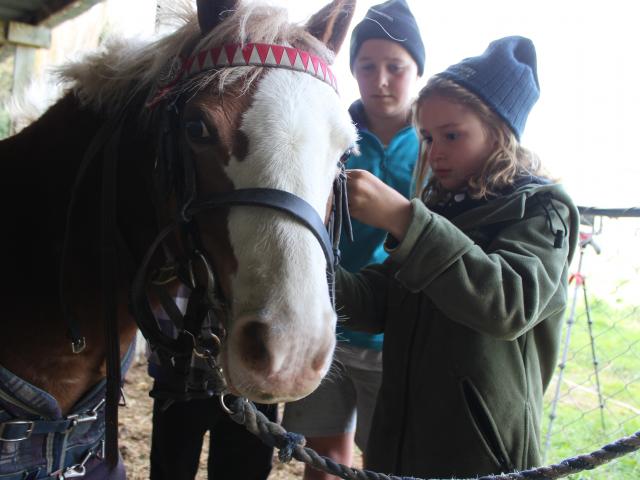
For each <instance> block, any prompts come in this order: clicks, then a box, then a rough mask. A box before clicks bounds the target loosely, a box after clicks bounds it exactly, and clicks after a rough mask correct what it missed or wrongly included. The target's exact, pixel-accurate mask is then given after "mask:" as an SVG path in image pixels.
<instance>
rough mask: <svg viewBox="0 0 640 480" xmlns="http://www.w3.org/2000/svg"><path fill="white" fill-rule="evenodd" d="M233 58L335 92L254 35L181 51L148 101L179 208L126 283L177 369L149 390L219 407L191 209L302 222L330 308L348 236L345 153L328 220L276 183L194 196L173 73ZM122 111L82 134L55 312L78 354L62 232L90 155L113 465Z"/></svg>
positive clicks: (316, 63)
mask: <svg viewBox="0 0 640 480" xmlns="http://www.w3.org/2000/svg"><path fill="white" fill-rule="evenodd" d="M235 66H261V67H265V68H285V69H290V70H295V71H302V72H305V73H307V74H310V75H313V76H314V77H316V78H318V79H319V80H322V81H324V82H326V83H328V84H329V85H330V86H331V87H332V88H333V89H334V90H336V91H337V88H336V81H335V76H334V75H333V73H332V72H331V69H330V68H329V67H328V65H327V64H326V63H325V62H324V61H323V60H322V59H320V58H319V57H317V56H315V55H312V54H309V53H307V52H304V51H302V50H299V49H296V48H292V47H289V46H283V45H268V44H257V43H254V44H247V45H244V46H241V45H225V46H222V47H220V48H213V49H209V50H204V51H201V52H198V53H197V54H196V55H193V56H191V57H189V58H186V59H183V60H182V61H181V64H180V66H179V68H177V69H174V71H172V72H171V73H172V75H170V78H169V79H168V80H167V81H166V82H165V83H164V84H163V85H161V86H160V87H159V88H158V89H157V92H156V94H155V95H154V96H153V97H152V101H151V102H149V103H148V106H149V107H150V108H156V107H158V106H160V105H163V108H162V113H161V121H162V122H161V123H162V131H161V135H160V144H159V148H158V157H157V162H156V168H155V172H154V175H155V180H156V182H155V184H156V190H157V192H156V193H157V196H158V198H157V200H160V199H161V198H162V196H163V195H166V194H167V193H169V191H172V192H173V194H174V195H175V198H176V200H177V202H178V209H177V212H178V214H177V216H176V218H175V219H174V220H173V221H172V222H171V223H170V224H169V225H167V226H166V227H164V228H163V229H162V230H161V231H160V233H159V234H158V235H157V237H156V238H155V240H154V241H153V242H152V244H151V246H150V247H149V248H148V250H147V252H146V254H145V255H144V257H143V261H142V263H141V264H140V265H139V268H138V270H137V273H136V275H135V277H134V281H133V284H132V288H131V298H130V309H131V311H132V313H133V315H134V317H135V320H136V322H137V324H138V327H139V328H140V330H141V331H142V333H143V335H144V336H145V337H146V339H147V341H148V342H149V344H150V346H151V349H152V351H154V352H157V353H158V357H159V358H160V360H161V363H162V364H163V366H166V367H167V368H171V369H173V370H174V371H177V372H179V373H180V374H182V375H183V377H184V381H183V385H182V386H181V388H178V389H177V390H172V391H171V392H155V396H156V397H157V398H159V399H164V400H165V401H167V402H172V401H175V400H188V399H190V398H208V397H211V396H214V395H220V402H221V404H222V407H223V408H224V409H227V407H226V406H225V405H224V393H225V391H226V384H225V380H224V375H223V372H222V370H221V368H220V367H219V365H218V363H217V361H216V357H217V355H218V353H219V351H220V346H221V342H222V341H223V340H224V326H223V325H222V322H221V320H220V318H219V316H218V315H216V313H219V312H220V311H221V310H224V308H225V306H224V298H223V295H222V294H221V290H220V287H219V285H218V282H217V281H216V276H215V273H214V270H213V268H212V267H211V264H210V263H209V261H208V260H207V257H206V254H205V252H204V250H203V249H202V247H201V246H200V244H201V242H200V241H199V237H198V236H197V235H195V234H194V232H195V231H196V230H197V229H196V228H195V225H194V223H195V222H194V221H193V217H194V216H195V215H197V214H198V213H200V212H203V211H206V210H210V209H217V208H221V207H230V206H244V205H249V206H258V207H263V208H270V209H275V210H278V211H280V212H283V213H285V214H287V215H289V216H290V217H291V218H292V219H294V220H296V221H298V222H300V223H301V224H302V225H304V226H306V227H307V228H308V229H309V230H310V231H311V232H312V233H313V235H314V236H315V238H316V239H317V240H318V242H319V243H320V246H321V247H322V251H323V253H324V255H325V258H326V261H327V282H328V285H329V295H330V298H331V302H332V304H333V305H334V308H335V290H334V276H335V267H336V265H337V263H338V261H339V258H340V254H339V250H338V244H339V242H340V233H341V229H342V226H343V225H344V226H345V227H346V229H347V233H348V234H349V237H351V236H352V232H351V223H350V218H349V211H348V202H347V191H346V174H345V171H344V160H346V158H347V157H348V153H345V154H344V155H343V157H342V159H341V160H342V161H340V162H338V165H339V173H338V175H337V177H336V180H335V182H334V185H333V204H332V208H331V212H330V216H329V221H328V225H327V226H326V228H325V225H324V222H323V221H322V219H321V218H320V216H319V215H318V213H317V212H316V211H315V210H314V209H313V208H312V207H311V206H310V205H309V204H308V203H307V202H306V201H304V200H303V199H302V198H299V197H297V196H295V195H293V194H291V193H289V192H286V191H282V190H276V189H267V188H254V189H242V190H234V191H231V192H226V193H221V194H215V195H210V196H207V197H206V198H203V199H198V198H197V192H196V187H195V178H196V177H195V174H196V172H195V166H194V164H193V159H191V158H190V157H189V156H188V155H182V154H181V151H180V148H179V142H178V141H177V140H176V138H175V134H176V132H178V126H179V125H178V120H179V115H180V107H181V106H182V105H183V103H184V100H183V99H182V95H181V93H180V92H179V89H178V88H177V87H179V85H180V82H181V81H183V80H186V79H189V78H190V77H192V76H194V75H198V74H200V73H202V72H205V71H209V70H215V69H221V68H228V67H235ZM125 114H126V112H125V111H122V112H120V113H119V114H118V115H116V116H115V117H114V118H111V119H109V120H108V121H107V122H106V123H105V124H104V125H103V126H102V127H101V128H100V130H99V131H98V132H97V134H96V135H95V136H94V138H93V139H92V141H91V142H90V144H89V146H88V148H87V150H86V152H85V154H84V157H83V158H82V161H81V163H80V166H79V168H78V171H77V172H76V178H75V181H74V185H73V187H72V190H71V199H70V202H69V205H68V207H67V216H66V226H65V232H64V238H63V245H62V253H61V259H60V271H59V277H60V278H59V297H60V304H61V310H62V315H63V317H64V318H65V320H66V322H67V325H68V335H69V337H70V340H71V349H72V351H73V352H74V353H76V354H79V353H81V352H83V351H84V349H85V347H86V342H85V338H84V336H83V335H82V332H81V331H80V329H79V328H78V320H77V318H75V316H74V312H73V309H72V308H71V305H70V302H69V293H68V291H67V289H68V279H69V276H70V275H69V263H70V262H69V259H70V256H71V241H70V236H71V231H72V230H73V229H72V225H73V224H74V221H75V218H74V217H75V216H74V214H73V212H74V209H75V206H76V204H77V202H78V198H77V193H78V190H79V186H80V185H81V183H82V182H83V181H84V179H85V177H86V176H87V175H86V174H87V172H88V171H89V169H90V167H91V166H92V165H93V164H94V163H95V162H96V161H98V159H101V160H102V198H101V225H100V230H101V241H100V244H101V247H100V250H101V254H100V261H101V267H100V270H101V276H102V294H103V303H104V323H105V338H106V363H107V381H106V393H105V399H106V406H105V435H106V448H105V451H106V461H107V463H108V465H110V466H111V467H114V466H115V465H116V464H117V462H118V404H119V400H120V395H121V390H120V386H121V381H122V378H121V372H120V347H119V333H118V313H117V311H118V299H117V278H118V265H117V263H118V262H117V261H118V257H117V251H122V250H124V251H125V253H126V254H127V256H128V257H130V258H129V262H130V263H133V257H132V255H131V253H130V252H129V251H128V249H127V248H126V245H124V242H123V239H122V236H121V234H120V232H119V231H118V228H117V214H116V210H117V205H116V202H117V198H116V190H117V188H116V187H117V166H118V148H119V145H120V140H121V136H122V131H123V122H124V120H125V117H126V115H125ZM165 200H166V198H165ZM176 230H178V231H179V232H180V233H181V235H182V239H183V242H182V243H183V245H186V246H189V247H190V251H189V253H188V255H187V258H186V259H184V258H183V259H180V260H177V261H176V260H174V259H173V258H172V256H171V254H170V252H169V250H168V249H167V248H166V246H165V244H164V241H165V239H166V238H167V237H168V236H169V235H170V234H171V233H173V232H174V231H176ZM161 245H162V246H163V247H164V250H165V254H167V257H169V262H168V265H167V266H166V267H161V268H160V269H158V270H157V271H156V272H154V273H153V275H151V277H152V278H151V279H150V275H149V272H148V270H149V267H150V265H151V263H152V258H153V257H154V255H155V253H156V251H157V250H158V249H159V247H160V246H161ZM197 262H201V263H202V265H203V267H204V269H205V272H206V275H205V276H206V282H205V285H200V284H199V283H198V282H197V281H196V278H197V276H196V275H195V274H194V263H197ZM167 272H168V273H167ZM167 277H168V280H167ZM173 278H177V279H180V280H181V281H182V282H183V283H184V284H186V285H188V286H189V287H190V288H191V295H190V297H189V303H188V308H187V311H186V313H185V314H182V312H181V311H180V310H179V309H178V308H177V306H176V304H175V303H174V302H173V299H172V298H171V295H170V294H168V293H167V291H166V289H164V288H163V285H164V284H166V283H167V282H170V281H171V279H173ZM147 289H149V290H152V291H153V292H154V293H155V294H156V296H157V297H158V298H159V300H160V301H161V303H162V305H163V307H164V309H165V311H166V313H167V314H168V315H169V316H170V317H171V320H172V321H173V323H174V325H175V327H176V329H177V330H178V336H177V338H173V337H172V336H170V335H167V334H165V333H163V332H162V331H161V330H160V329H159V326H158V322H157V321H156V318H155V316H154V314H153V312H152V311H151V308H150V306H149V302H148V298H147ZM151 394H152V395H154V392H153V391H152V392H151Z"/></svg>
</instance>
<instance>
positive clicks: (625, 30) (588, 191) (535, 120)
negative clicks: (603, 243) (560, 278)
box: [116, 0, 640, 207]
mask: <svg viewBox="0 0 640 480" xmlns="http://www.w3.org/2000/svg"><path fill="white" fill-rule="evenodd" d="M116 1H117V3H122V4H123V6H124V9H126V11H128V12H129V13H131V9H132V8H133V6H134V5H137V4H141V3H144V2H140V3H138V2H136V3H135V4H134V3H132V2H131V1H129V0H116ZM147 1H152V0H147ZM408 2H409V5H410V6H411V9H412V10H413V12H414V13H415V15H416V17H417V19H418V24H419V26H420V28H421V31H422V36H423V38H424V41H425V46H426V52H427V59H426V66H425V75H424V77H423V78H422V79H421V81H420V82H419V86H422V85H423V84H424V83H425V82H426V80H427V78H428V77H429V76H430V75H433V74H435V73H438V72H440V71H442V70H443V69H445V68H446V67H447V66H448V65H450V64H452V63H457V62H458V61H460V60H461V59H462V58H464V57H468V56H474V55H479V54H480V53H482V52H483V51H484V49H485V48H486V46H487V45H488V44H489V42H491V41H492V40H494V39H496V38H500V37H503V36H507V35H523V36H527V37H529V38H531V39H532V40H533V41H534V43H535V44H536V47H537V52H538V73H539V79H540V84H541V98H540V101H539V102H538V104H537V105H536V106H535V107H534V108H533V110H532V112H531V115H530V116H529V122H528V125H527V128H526V130H525V134H524V136H523V139H522V141H523V144H524V145H525V146H526V147H528V148H530V149H532V150H534V151H535V152H537V153H538V154H539V156H540V157H541V158H542V160H543V162H544V163H545V165H546V166H547V168H548V169H549V170H550V171H551V172H552V173H553V174H554V175H556V176H558V177H560V178H561V180H562V181H563V183H565V184H566V186H567V189H568V190H569V191H570V193H571V194H572V195H573V196H574V198H575V199H576V201H577V202H578V203H579V204H581V205H592V206H598V207H631V206H636V207H637V206H640V193H639V192H640V189H639V188H638V186H637V181H638V178H640V153H639V151H640V148H639V147H638V145H637V142H638V141H640V131H639V127H640V122H639V121H638V118H639V112H638V109H639V108H640V63H639V61H638V57H639V56H640V55H639V53H640V52H639V49H640V23H638V18H639V16H638V14H637V13H636V12H635V10H636V5H639V2H637V1H636V0H607V1H594V0H582V1H580V0H537V1H534V0H458V1H448V0H439V1H433V0H408ZM270 3H272V4H279V5H284V6H286V7H287V9H288V10H289V12H290V13H289V14H290V17H291V18H292V19H293V20H298V21H302V20H305V19H306V18H308V17H309V16H310V15H311V14H313V13H314V12H315V11H316V10H318V9H319V8H321V7H322V6H323V5H325V4H326V3H328V0H271V1H270ZM377 3H380V2H379V1H371V0H358V4H357V10H356V14H355V20H354V22H353V24H354V25H355V23H356V22H358V21H360V20H361V19H362V18H363V17H364V15H365V12H366V11H367V9H368V8H369V7H370V6H372V5H374V4H377ZM124 18H130V19H135V18H136V15H130V14H128V15H126V16H125V17H124ZM124 18H123V20H124ZM134 23H135V20H134ZM138 26H139V23H138ZM352 26H353V25H352ZM348 57H349V55H348V40H347V43H346V44H345V48H343V50H342V51H341V52H340V53H339V55H338V58H337V60H336V65H335V67H334V71H335V73H336V75H337V76H338V81H339V85H340V90H341V95H342V98H343V100H344V103H345V106H347V105H348V104H350V103H351V102H352V101H353V100H354V99H356V98H357V97H358V89H357V85H356V83H355V81H354V79H353V77H352V76H351V73H350V71H349V67H348Z"/></svg>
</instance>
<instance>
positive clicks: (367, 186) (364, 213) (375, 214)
mask: <svg viewBox="0 0 640 480" xmlns="http://www.w3.org/2000/svg"><path fill="white" fill-rule="evenodd" d="M347 192H348V195H349V211H350V212H351V216H352V217H353V218H355V219H356V220H359V221H361V222H362V223H366V224H367V225H371V226H372V227H377V228H382V229H383V230H386V231H387V232H389V233H390V234H391V235H393V236H394V237H395V238H396V239H397V240H398V241H401V240H402V239H403V238H404V236H405V234H406V233H407V229H408V228H409V223H411V216H412V207H411V202H409V200H407V199H406V198H405V197H404V196H402V194H401V193H399V192H397V191H396V190H394V189H393V188H391V187H390V186H388V185H387V184H385V183H384V182H383V181H382V180H380V179H379V178H378V177H376V176H375V175H373V174H372V173H370V172H368V171H366V170H347Z"/></svg>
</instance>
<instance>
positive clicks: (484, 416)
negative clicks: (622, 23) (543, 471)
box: [460, 378, 515, 472]
mask: <svg viewBox="0 0 640 480" xmlns="http://www.w3.org/2000/svg"><path fill="white" fill-rule="evenodd" d="M460 385H461V387H462V395H463V397H464V403H465V405H466V407H467V414H468V415H469V419H470V420H471V423H472V425H473V427H474V429H475V431H476V433H477V434H478V436H479V438H480V441H481V442H482V444H483V446H484V448H485V450H486V451H487V453H488V454H489V456H490V457H491V459H492V460H493V461H494V462H495V463H496V465H497V466H499V467H500V468H501V469H502V472H511V471H513V470H515V469H514V468H513V462H512V461H511V460H510V459H509V455H508V454H507V451H506V449H505V448H504V443H503V441H502V438H501V437H500V434H499V432H498V428H497V427H496V424H495V422H494V421H493V417H492V416H491V413H490V412H489V409H488V408H487V405H486V403H485V402H484V400H483V398H482V396H481V395H480V392H478V389H477V388H476V387H475V385H473V383H472V382H471V380H470V379H469V378H463V379H462V381H461V382H460Z"/></svg>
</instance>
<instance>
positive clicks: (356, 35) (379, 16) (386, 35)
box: [349, 0, 425, 75]
mask: <svg viewBox="0 0 640 480" xmlns="http://www.w3.org/2000/svg"><path fill="white" fill-rule="evenodd" d="M371 38H381V39H383V40H391V41H393V42H396V43H398V44H399V45H400V46H402V47H403V48H404V49H405V50H406V51H407V52H409V54H410V55H411V56H412V57H413V59H414V60H415V62H416V64H417V65H418V75H422V73H423V72H424V57H425V53H424V43H422V37H421V36H420V29H419V28H418V24H417V23H416V19H415V17H414V16H413V14H412V13H411V10H409V5H407V2H406V0H389V1H388V2H384V3H381V4H380V5H376V6H373V7H371V8H370V9H369V11H368V12H367V14H366V15H365V17H364V19H363V20H362V21H361V22H360V23H359V24H357V25H356V26H355V28H354V29H353V33H352V34H351V48H350V49H349V56H350V59H349V64H350V66H351V72H353V63H354V62H355V60H356V57H357V56H358V51H359V50H360V47H361V46H362V44H363V43H364V42H365V40H369V39H371Z"/></svg>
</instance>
